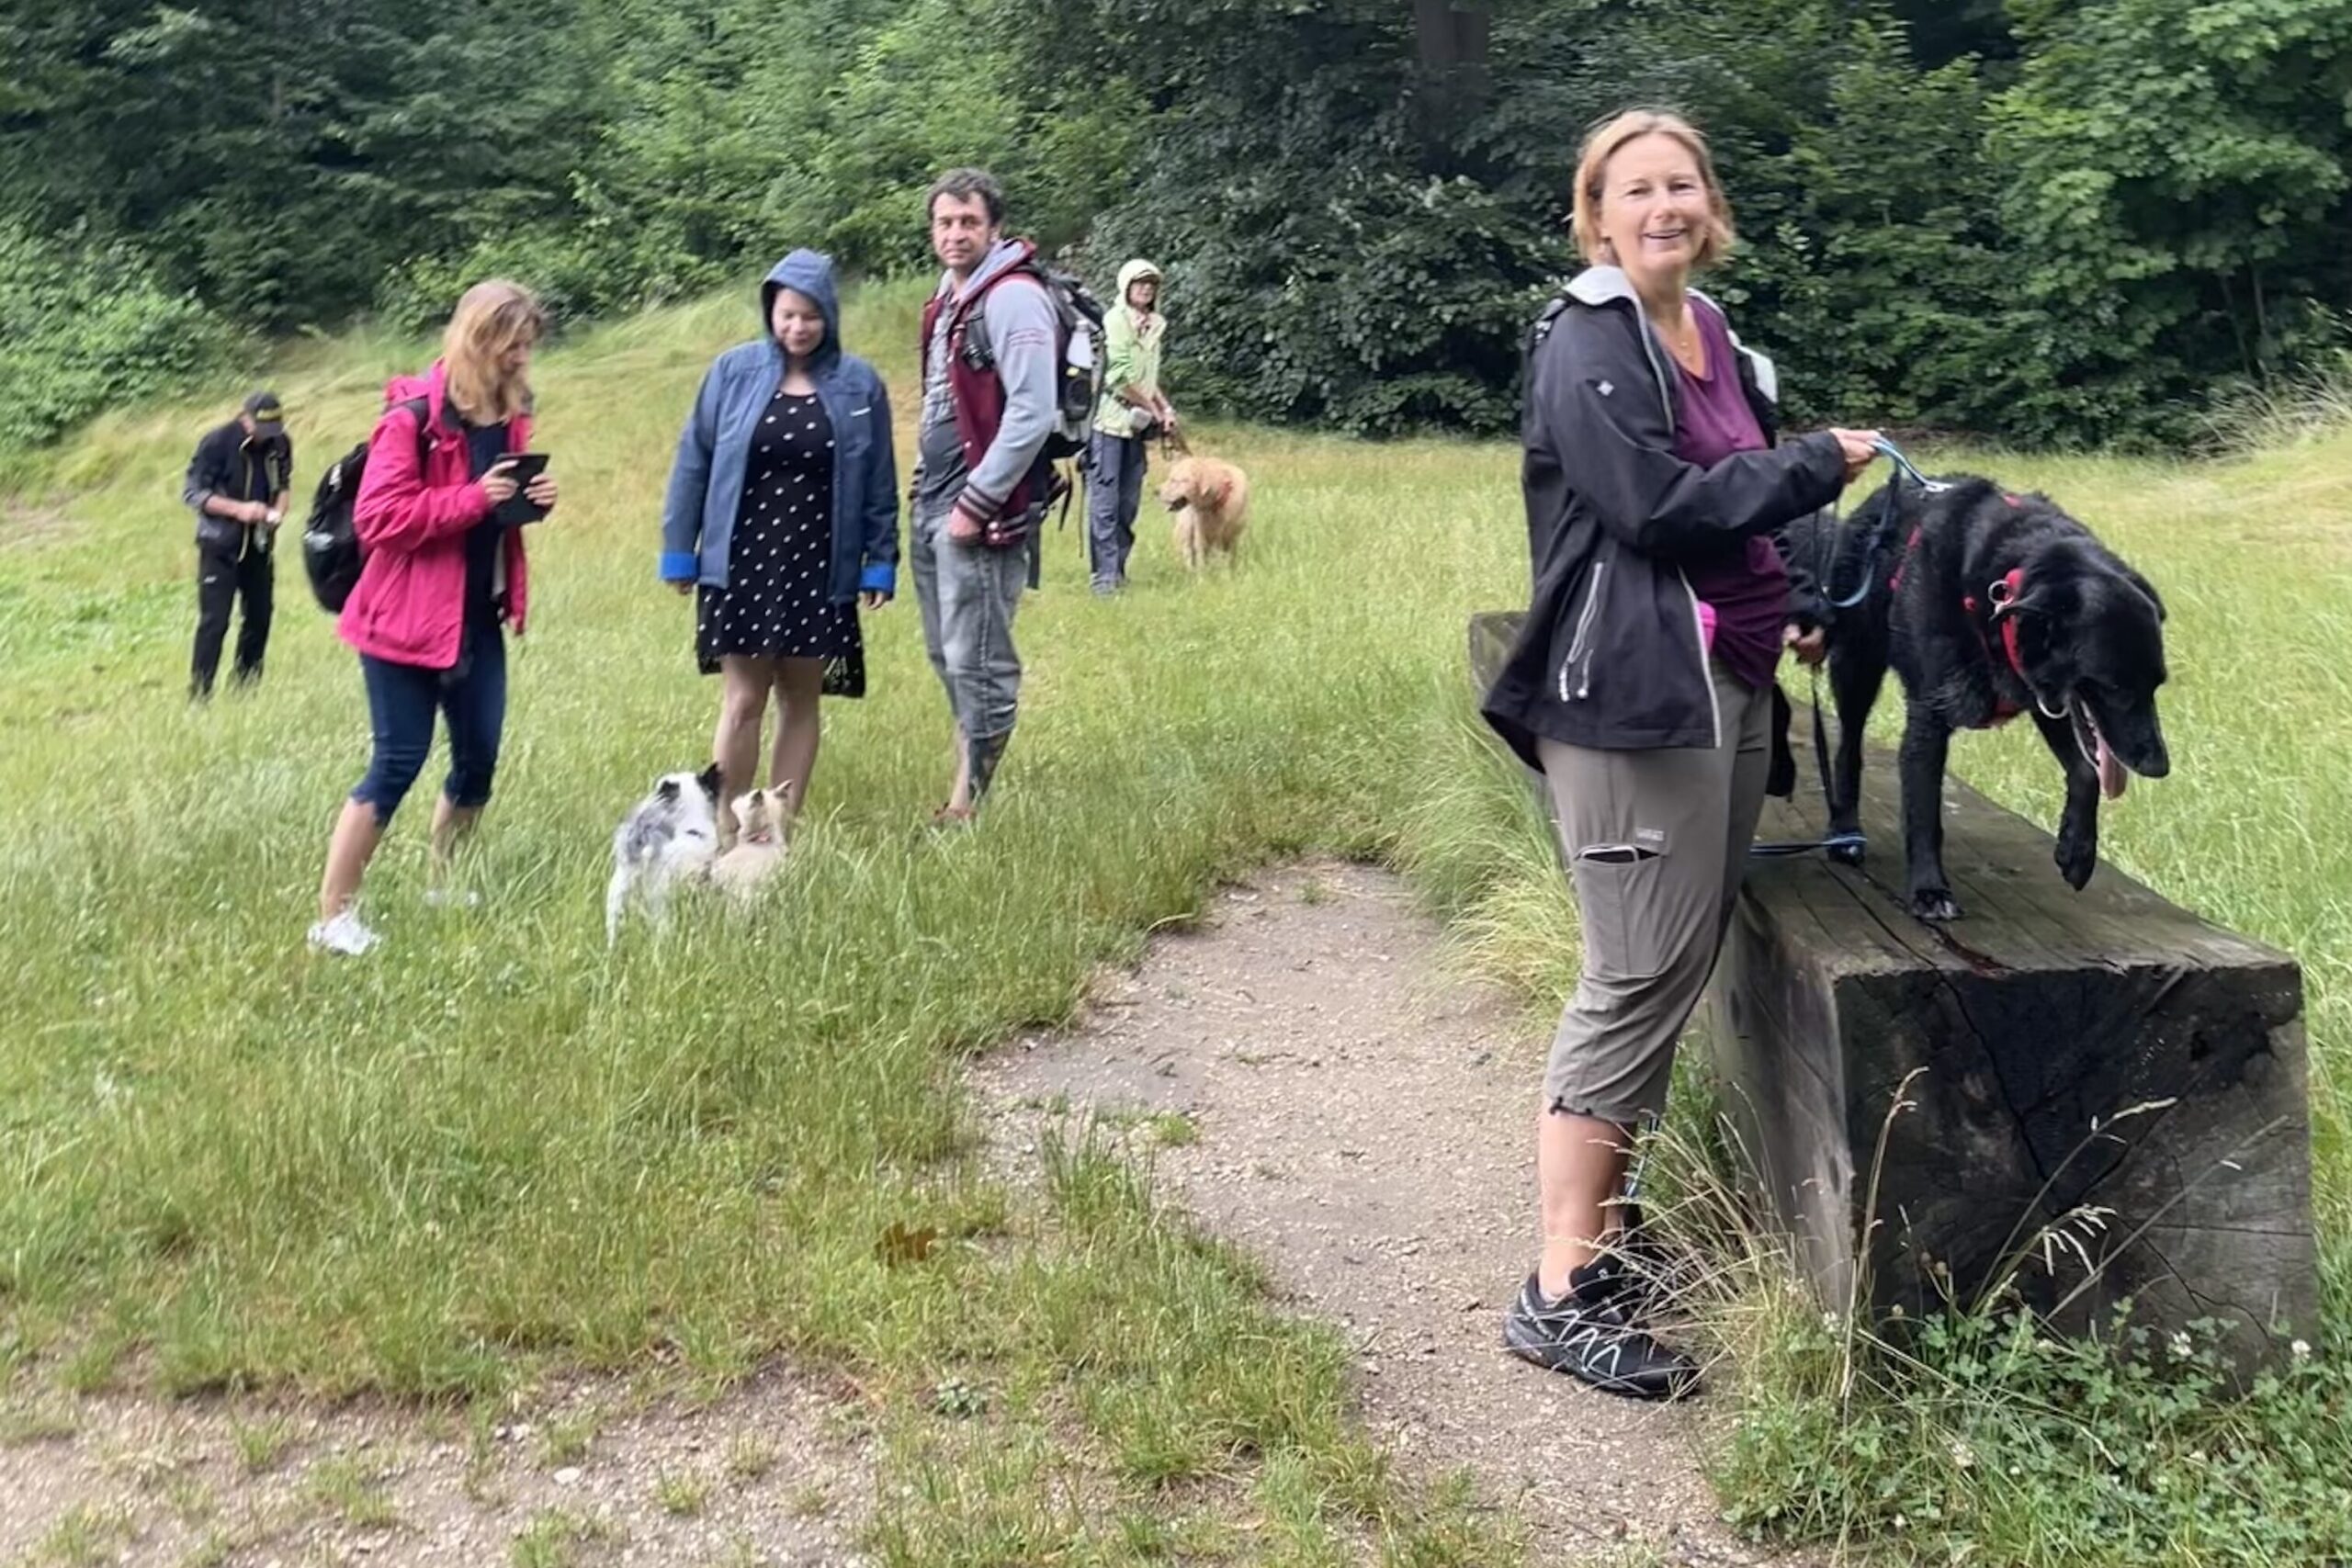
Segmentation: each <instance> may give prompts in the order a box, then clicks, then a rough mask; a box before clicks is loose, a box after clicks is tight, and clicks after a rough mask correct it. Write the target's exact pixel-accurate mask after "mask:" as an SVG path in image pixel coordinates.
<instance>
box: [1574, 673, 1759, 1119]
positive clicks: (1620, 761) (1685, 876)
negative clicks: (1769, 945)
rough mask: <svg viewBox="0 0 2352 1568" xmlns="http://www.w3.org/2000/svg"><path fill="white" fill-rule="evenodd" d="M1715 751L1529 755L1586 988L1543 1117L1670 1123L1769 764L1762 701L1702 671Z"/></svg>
mask: <svg viewBox="0 0 2352 1568" xmlns="http://www.w3.org/2000/svg"><path fill="white" fill-rule="evenodd" d="M1709 673H1710V675H1711V676H1712V677H1713V683H1714V693H1715V705H1716V710H1717V712H1718V714H1719V716H1720V735H1719V739H1718V743H1717V744H1716V745H1715V746H1713V748H1707V747H1683V748H1668V749H1663V750H1649V751H1601V750H1590V749H1588V748H1586V747H1581V746H1564V745H1562V744H1560V743H1559V742H1558V741H1556V740H1541V741H1539V742H1538V743H1537V747H1536V752H1537V755H1538V756H1539V757H1540V758H1541V759H1542V760H1543V763H1544V782H1545V784H1548V785H1549V786H1550V788H1551V791H1552V806H1553V813H1554V815H1555V817H1557V818H1558V819H1559V824H1560V839H1561V846H1562V848H1563V849H1564V850H1565V851H1566V858H1567V863H1568V867H1569V880H1570V881H1571V883H1572V884H1573V885H1574V887H1575V891H1576V900H1577V921H1578V924H1579V926H1580V928H1581V930H1582V933H1583V947H1584V974H1583V977H1582V979H1581V980H1580V981H1579V982H1578V983H1577V988H1576V994H1575V995H1574V996H1572V997H1570V998H1568V1005H1567V1008H1566V1011H1564V1012H1563V1013H1562V1014H1561V1016H1560V1027H1559V1032H1557V1033H1556V1034H1555V1036H1554V1037H1553V1040H1552V1056H1551V1060H1550V1062H1549V1064H1548V1065H1547V1066H1545V1068H1544V1109H1545V1110H1546V1111H1567V1112H1570V1113H1571V1114H1574V1115H1577V1116H1593V1117H1598V1118H1599V1119H1600V1120H1601V1121H1604V1122H1615V1123H1617V1124H1618V1125H1619V1126H1623V1127H1631V1126H1634V1125H1635V1124H1637V1123H1638V1122H1641V1121H1642V1119H1643V1118H1644V1117H1645V1116H1651V1115H1657V1114H1659V1113H1661V1112H1663V1111H1665V1109H1666V1092H1667V1086H1668V1083H1669V1082H1670V1081H1671V1080H1672V1078H1673V1076H1674V1047H1675V1042H1676V1041H1677V1040H1678V1039H1679V1038H1680V1036H1681V1033H1682V1026H1683V1024H1684V1023H1686V1022H1687V1021H1689V1020H1690V1017H1691V1010H1692V1009H1694V1008H1695V1007H1697V1006H1698V1004H1699V998H1700V997H1701V995H1702V994H1703V993H1704V992H1705V990H1706V987H1707V976H1709V975H1710V974H1711V973H1713V970H1714V966H1715V955H1716V954H1717V953H1719V952H1721V951H1722V949H1723V940H1724V931H1726V930H1727V929H1729V927H1730V924H1731V914H1732V907H1733V905H1734V903H1735V901H1736V899H1737V897H1738V895H1739V883H1740V878H1741V876H1742V875H1744V874H1745V873H1746V871H1747V847H1748V844H1749V842H1750V841H1751V840H1753V839H1754V838H1755V837H1756V822H1757V818H1758V816H1760V815H1761V814H1762V811H1763V808H1764V780H1765V774H1766V772H1767V770H1768V769H1769V768H1770V765H1771V743H1772V742H1771V723H1772V694H1771V692H1770V689H1769V688H1761V687H1750V686H1747V685H1746V684H1744V683H1742V682H1740V681H1739V680H1738V679H1737V678H1736V677H1735V676H1733V675H1731V674H1730V673H1729V672H1727V671H1725V670H1724V668H1723V666H1721V665H1720V664H1716V665H1713V666H1711V668H1710V670H1709Z"/></svg>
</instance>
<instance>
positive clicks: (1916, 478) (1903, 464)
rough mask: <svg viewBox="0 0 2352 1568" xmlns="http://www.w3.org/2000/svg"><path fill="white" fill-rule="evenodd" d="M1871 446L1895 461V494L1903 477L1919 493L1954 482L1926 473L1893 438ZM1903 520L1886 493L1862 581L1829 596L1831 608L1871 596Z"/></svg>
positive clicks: (1825, 580)
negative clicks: (1838, 595) (1846, 591)
mask: <svg viewBox="0 0 2352 1568" xmlns="http://www.w3.org/2000/svg"><path fill="white" fill-rule="evenodd" d="M1871 450H1872V451H1874V452H1876V453H1878V454H1879V456H1881V457H1884V458H1885V459H1886V460H1887V461H1888V462H1890V463H1892V464H1894V471H1895V476H1896V483H1895V486H1894V491H1895V493H1896V494H1899V493H1900V492H1901V490H1902V484H1901V481H1902V480H1903V479H1909V480H1910V481H1911V482H1912V483H1913V484H1915V485H1917V486H1918V487H1919V491H1920V493H1921V494H1923V495H1940V494H1942V493H1943V492H1944V491H1948V490H1950V489H1951V485H1949V484H1947V483H1945V482H1944V481H1943V480H1942V479H1929V478H1928V476H1927V475H1925V474H1923V473H1921V472H1920V471H1919V466H1918V465H1917V463H1914V462H1913V461H1912V460H1911V459H1910V458H1908V457H1905V456H1904V455H1903V448H1902V447H1900V446H1896V445H1895V444H1894V442H1892V441H1889V440H1888V439H1887V438H1886V437H1885V436H1883V435H1882V436H1880V437H1879V438H1878V439H1877V440H1875V441H1873V442H1871ZM1901 522H1902V519H1901V515H1900V512H1899V509H1898V508H1897V507H1896V506H1895V504H1894V494H1890V495H1889V496H1888V497H1887V503H1886V515H1885V516H1883V517H1882V518H1880V519H1879V524H1878V527H1877V528H1876V529H1875V530H1874V531H1873V532H1872V533H1871V539H1870V545H1869V547H1867V548H1865V549H1864V550H1863V552H1862V580H1861V581H1860V582H1858V583H1856V584H1855V585H1854V591H1853V592H1851V593H1849V594H1848V595H1846V597H1844V598H1843V599H1832V600H1830V601H1829V603H1830V605H1831V607H1832V608H1834V609H1839V610H1850V609H1852V608H1853V607H1854V606H1855V605H1857V604H1860V603H1861V602H1862V601H1863V600H1865V599H1867V598H1869V597H1870V596H1871V583H1872V582H1874V581H1877V579H1878V563H1879V562H1880V560H1881V559H1883V558H1884V557H1885V555H1886V547H1887V546H1888V545H1890V544H1892V543H1894V530H1895V529H1896V528H1897V527H1898V526H1900V525H1901ZM1816 564H1818V563H1816ZM1821 577H1822V585H1823V587H1824V588H1825V589H1826V588H1827V586H1828V581H1829V574H1828V573H1827V572H1826V571H1824V572H1823V573H1822V574H1821Z"/></svg>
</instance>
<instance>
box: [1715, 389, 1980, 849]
mask: <svg viewBox="0 0 2352 1568" xmlns="http://www.w3.org/2000/svg"><path fill="white" fill-rule="evenodd" d="M1871 450H1872V451H1874V452H1876V453H1877V454H1878V455H1879V456H1881V457H1884V458H1885V459H1886V460H1887V461H1888V462H1890V463H1892V464H1894V471H1895V480H1894V491H1895V494H1899V493H1900V491H1901V488H1902V481H1903V480H1904V479H1909V480H1910V481H1911V482H1912V483H1913V484H1916V485H1917V486H1918V487H1919V491H1920V493H1922V494H1924V495H1939V494H1941V493H1942V492H1944V491H1948V490H1950V489H1951V485H1950V484H1948V483H1946V482H1945V481H1944V480H1942V479H1929V478H1928V476H1927V475H1925V474H1923V473H1921V472H1920V471H1919V466H1918V465H1917V463H1914V462H1913V461H1912V460H1911V459H1910V458H1909V457H1905V455H1904V452H1903V448H1902V447H1900V446H1896V445H1895V444H1894V442H1892V441H1889V440H1888V439H1887V438H1886V437H1885V436H1883V435H1882V436H1880V437H1879V438H1878V439H1877V440H1875V441H1873V442H1871ZM1895 494H1890V495H1889V496H1888V497H1887V505H1886V514H1885V515H1884V516H1883V517H1881V518H1880V519H1879V524H1878V526H1877V528H1875V529H1874V530H1872V532H1871V538H1870V543H1869V545H1868V546H1867V547H1865V548H1864V549H1863V552H1862V574H1861V575H1862V580H1861V581H1860V583H1858V584H1856V586H1855V588H1854V591H1853V592H1851V593H1849V594H1848V595H1846V597H1844V598H1842V599H1832V600H1830V601H1829V603H1830V604H1831V606H1832V607H1833V608H1836V609H1839V610H1850V609H1852V608H1853V607H1854V606H1855V605H1857V604H1860V603H1861V602H1862V601H1863V600H1865V599H1867V598H1869V597H1870V593H1871V583H1873V582H1875V581H1877V580H1878V564H1879V562H1880V560H1881V559H1883V558H1884V557H1885V554H1886V547H1887V546H1888V544H1890V543H1891V542H1892V541H1893V540H1894V530H1895V529H1896V528H1897V527H1898V526H1900V525H1901V517H1902V514H1901V511H1900V509H1899V508H1897V507H1896V505H1895V504H1894V502H1895ZM1821 537H1822V539H1823V544H1822V545H1820V546H1816V547H1815V561H1814V565H1815V571H1816V574H1817V576H1818V578H1819V580H1820V581H1821V584H1822V587H1823V590H1824V591H1825V592H1826V591H1827V589H1828V586H1829V571H1828V564H1829V562H1834V561H1835V560H1836V558H1837V556H1836V544H1837V540H1836V538H1835V536H1834V535H1833V534H1832V533H1831V532H1830V531H1829V530H1824V531H1823V533H1822V536H1821ZM1824 553H1826V554H1827V555H1828V557H1829V562H1825V561H1824V560H1823V559H1822V558H1821V556H1822V555H1823V554H1824ZM1813 762H1814V766H1815V768H1816V769H1818V770H1819V771H1820V773H1821V800H1822V804H1823V805H1824V806H1825V807H1827V809H1828V811H1829V814H1830V815H1831V816H1832V817H1835V816H1836V815H1837V814H1838V800H1837V796H1836V795H1835V794H1834V793H1833V792H1832V791H1831V789H1830V784H1829V739H1828V735H1827V732H1826V730H1825V729H1824V728H1823V725H1822V719H1821V671H1820V670H1819V669H1818V668H1816V669H1815V671H1814V672H1813ZM1868 842H1869V840H1867V839H1865V838H1864V837H1863V835H1862V833H1861V832H1860V829H1857V830H1855V831H1853V832H1849V833H1832V834H1830V835H1829V836H1828V837H1827V838H1824V839H1801V840H1759V841H1758V842H1755V843H1751V844H1749V845H1748V846H1747V853H1748V855H1749V857H1750V858H1751V859H1755V860H1780V859H1786V858H1787V857H1789V856H1792V855H1806V854H1811V853H1812V852H1814V851H1815V850H1825V851H1833V852H1834V851H1838V850H1848V849H1850V850H1858V851H1859V850H1861V849H1863V848H1864V847H1866V845H1867V844H1868Z"/></svg>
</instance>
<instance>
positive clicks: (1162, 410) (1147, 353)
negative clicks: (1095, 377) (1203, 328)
mask: <svg viewBox="0 0 2352 1568" xmlns="http://www.w3.org/2000/svg"><path fill="white" fill-rule="evenodd" d="M1167 336H1168V318H1167V317H1165V316H1163V315H1161V314H1160V313H1159V268H1158V267H1156V266H1154V265H1151V263H1149V262H1148V261H1144V260H1142V259H1141V258H1137V259H1136V260H1134V261H1131V262H1129V263H1127V265H1125V266H1123V267H1121V268H1120V269H1119V302H1118V303H1117V304H1115V305H1114V306H1112V307H1111V310H1110V312H1109V313H1108V314H1107V315H1106V316H1104V317H1103V361H1104V364H1103V400H1102V402H1101V403H1100V404H1099V405H1098V406H1097V407H1096V409H1095V411H1094V439H1093V442H1092V444H1091V450H1090V451H1089V452H1088V454H1087V475H1086V529H1087V540H1088V545H1089V551H1088V553H1089V555H1090V557H1091V561H1092V568H1093V578H1094V592H1097V593H1116V592H1118V591H1119V590H1120V589H1122V588H1125V586H1126V585H1127V554H1128V552H1129V551H1131V550H1133V549H1134V548H1135V547H1136V511H1137V510H1138V509H1139V508H1140V507H1141V506H1142V504H1143V474H1144V468H1145V467H1146V463H1145V460H1144V450H1145V443H1146V442H1148V440H1149V439H1150V438H1151V437H1152V436H1154V435H1158V434H1172V433H1173V432H1174V431H1175V429H1176V411H1175V410H1174V409H1172V408H1170V407H1169V406H1168V400H1167V398H1166V397H1164V396H1163V395H1162V394H1161V393H1160V390H1159V351H1160V349H1161V347H1162V346H1163V345H1164V344H1165V343H1166V340H1167Z"/></svg>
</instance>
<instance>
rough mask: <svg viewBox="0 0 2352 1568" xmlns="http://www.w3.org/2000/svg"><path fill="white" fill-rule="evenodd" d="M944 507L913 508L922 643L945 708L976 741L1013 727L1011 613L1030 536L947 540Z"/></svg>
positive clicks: (1024, 577) (1016, 667) (1017, 661)
mask: <svg viewBox="0 0 2352 1568" xmlns="http://www.w3.org/2000/svg"><path fill="white" fill-rule="evenodd" d="M947 512H948V509H947V508H946V507H944V506H943V507H942V508H940V509H939V510H938V511H936V512H929V513H926V512H923V511H921V510H918V511H917V512H916V513H915V519H914V526H913V528H912V529H911V530H910V533H911V539H910V544H911V546H912V549H911V554H912V557H913V561H914V576H915V602H916V604H917V605H918V607H919V608H920V609H921V610H922V643H923V650H924V651H925V652H927V653H929V654H930V655H931V667H932V669H933V671H937V672H938V675H939V683H940V684H941V685H942V686H944V688H946V691H947V705H948V708H949V709H950V710H951V711H952V712H953V713H954V714H955V715H956V723H957V724H958V725H960V726H961V727H962V728H963V730H964V736H965V739H967V740H969V741H971V742H973V743H974V744H975V745H977V744H978V743H980V742H984V741H1001V739H1003V738H1004V737H1005V736H1008V735H1010V734H1012V723H1013V718H1014V716H1015V712H1016V709H1017V708H1018V706H1019V704H1020V700H1021V655H1020V653H1019V652H1018V651H1017V650H1016V649H1014V648H1013V646H1012V616H1013V612H1014V611H1016V610H1018V609H1019V608H1020V607H1021V591H1022V590H1023V588H1025V587H1027V586H1028V583H1029V558H1030V551H1031V549H1033V548H1035V536H1032V539H1031V543H1030V544H1029V545H1028V546H1024V547H1019V548H1013V549H1001V550H992V549H989V548H987V547H984V546H980V545H958V544H953V543H950V542H949V540H948V537H947Z"/></svg>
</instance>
